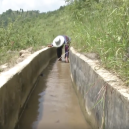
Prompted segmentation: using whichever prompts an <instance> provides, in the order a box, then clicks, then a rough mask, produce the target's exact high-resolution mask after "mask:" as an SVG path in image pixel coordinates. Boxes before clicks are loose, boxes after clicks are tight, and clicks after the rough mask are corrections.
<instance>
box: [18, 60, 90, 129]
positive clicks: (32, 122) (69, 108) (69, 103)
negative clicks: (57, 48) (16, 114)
mask: <svg viewBox="0 0 129 129" xmlns="http://www.w3.org/2000/svg"><path fill="white" fill-rule="evenodd" d="M18 129H91V127H90V126H89V125H88V123H87V122H86V121H85V118H84V116H83V113H82V112H81V109H80V106H79V102H78V98H77V96H76V94H75V91H74V89H73V86H72V82H71V79H70V68H69V64H68V63H64V62H59V61H54V62H53V61H52V62H51V64H50V65H49V66H48V67H47V69H46V70H45V71H43V76H41V77H40V79H39V82H38V85H37V86H36V88H35V90H34V91H33V93H32V95H31V97H30V99H29V102H28V104H27V107H26V109H25V111H24V113H23V115H22V117H21V119H20V122H19V128H18Z"/></svg>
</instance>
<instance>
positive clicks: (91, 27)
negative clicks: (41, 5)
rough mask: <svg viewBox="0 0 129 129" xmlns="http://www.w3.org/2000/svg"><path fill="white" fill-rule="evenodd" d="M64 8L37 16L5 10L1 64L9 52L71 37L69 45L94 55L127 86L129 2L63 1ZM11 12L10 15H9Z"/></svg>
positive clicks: (4, 61)
mask: <svg viewBox="0 0 129 129" xmlns="http://www.w3.org/2000/svg"><path fill="white" fill-rule="evenodd" d="M66 2H67V6H65V7H60V9H58V10H55V11H52V12H47V13H38V11H36V12H35V11H34V12H33V11H32V12H31V11H30V13H28V12H24V11H23V10H20V11H19V12H17V11H11V14H10V10H8V11H7V12H6V13H4V14H2V16H0V18H2V19H5V21H7V20H6V19H7V17H6V16H7V15H6V14H8V18H9V16H11V18H12V17H13V18H12V22H10V21H8V22H5V23H6V24H3V25H4V26H3V27H2V28H0V33H1V35H0V50H1V51H0V58H1V60H0V64H3V63H6V62H7V60H8V61H9V59H11V57H14V55H13V56H12V53H13V52H12V53H10V54H7V53H8V51H19V50H21V49H26V48H28V47H33V49H34V50H37V49H39V48H41V46H45V45H47V44H50V43H51V42H52V40H53V38H54V37H55V36H57V35H59V34H64V35H65V34H66V35H69V36H70V37H71V38H72V44H71V45H72V46H74V48H76V50H78V51H79V52H82V53H96V54H97V55H98V56H99V58H100V64H101V66H102V67H104V68H106V69H108V70H110V71H111V72H112V73H114V74H116V75H117V76H118V77H119V78H121V79H122V80H123V81H124V82H125V83H126V84H127V85H128V83H129V72H128V71H129V29H128V28H129V9H128V7H129V1H128V0H125V1H121V0H111V1H110V0H108V1H107V0H103V1H99V0H92V1H91V0H74V1H73V0H66ZM12 12H13V15H12Z"/></svg>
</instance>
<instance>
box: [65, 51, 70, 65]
mask: <svg viewBox="0 0 129 129" xmlns="http://www.w3.org/2000/svg"><path fill="white" fill-rule="evenodd" d="M65 62H66V63H68V62H69V51H68V50H66V51H65Z"/></svg>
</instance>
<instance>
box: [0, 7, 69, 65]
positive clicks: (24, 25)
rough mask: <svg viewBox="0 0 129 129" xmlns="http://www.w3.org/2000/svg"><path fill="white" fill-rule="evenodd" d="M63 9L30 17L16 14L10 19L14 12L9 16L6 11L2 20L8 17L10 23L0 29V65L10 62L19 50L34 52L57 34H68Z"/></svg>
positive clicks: (65, 14)
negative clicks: (31, 48) (31, 50)
mask: <svg viewBox="0 0 129 129" xmlns="http://www.w3.org/2000/svg"><path fill="white" fill-rule="evenodd" d="M65 8H66V7H60V9H58V10H55V11H53V12H47V13H40V14H39V13H37V14H36V15H35V13H34V12H35V11H34V12H33V13H32V15H26V13H27V12H21V14H22V15H20V13H19V14H16V15H15V18H14V17H12V13H13V14H14V13H16V12H12V13H11V15H9V14H8V11H7V13H5V14H4V19H3V20H5V18H7V17H8V15H9V16H10V17H9V18H11V19H12V22H9V23H8V25H7V26H4V27H2V28H1V29H0V33H1V35H0V50H1V51H0V59H1V60H0V64H4V63H6V62H7V61H8V62H11V60H12V58H14V55H15V54H16V55H18V51H19V50H22V49H26V48H29V47H33V51H35V50H37V49H41V48H42V47H41V46H45V45H48V44H50V43H51V42H52V41H53V38H55V37H56V36H57V35H59V34H70V32H69V31H70V26H71V23H70V22H69V17H68V15H67V10H66V9H65ZM2 15H3V14H2ZM25 16H26V17H25ZM0 18H3V17H0ZM13 18H14V19H13ZM67 23H68V24H67ZM16 57H17V56H16ZM13 63H14V62H13Z"/></svg>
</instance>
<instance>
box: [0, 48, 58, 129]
mask: <svg viewBox="0 0 129 129" xmlns="http://www.w3.org/2000/svg"><path fill="white" fill-rule="evenodd" d="M55 57H56V49H55V48H51V49H48V48H44V49H42V50H40V51H37V52H35V53H34V54H32V55H31V56H29V57H28V58H27V59H26V60H24V61H23V62H21V63H19V64H18V65H16V66H15V67H14V68H12V69H10V70H9V71H7V72H3V73H2V74H1V76H0V129H14V128H15V126H16V124H17V122H18V120H19V117H20V116H21V113H22V111H23V110H24V106H25V103H26V101H27V99H28V97H29V94H30V93H31V90H32V89H33V87H34V86H35V85H36V82H37V79H38V78H39V77H40V74H41V72H42V71H43V69H45V68H46V67H47V65H48V64H49V61H50V60H51V59H53V58H55Z"/></svg>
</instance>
